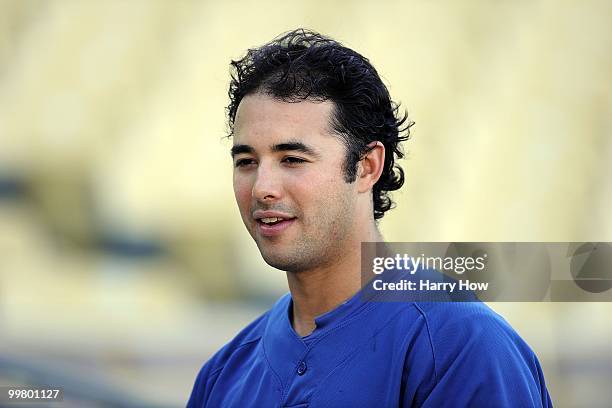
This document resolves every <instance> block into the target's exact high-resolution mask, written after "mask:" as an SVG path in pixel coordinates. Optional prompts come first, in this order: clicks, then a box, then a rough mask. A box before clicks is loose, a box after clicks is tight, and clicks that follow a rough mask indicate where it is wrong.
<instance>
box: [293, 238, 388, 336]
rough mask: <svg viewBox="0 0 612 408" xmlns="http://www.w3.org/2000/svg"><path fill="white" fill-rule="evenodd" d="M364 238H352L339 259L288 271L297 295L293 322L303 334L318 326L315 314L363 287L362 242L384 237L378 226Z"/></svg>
mask: <svg viewBox="0 0 612 408" xmlns="http://www.w3.org/2000/svg"><path fill="white" fill-rule="evenodd" d="M365 235H366V236H364V237H363V239H362V240H359V241H354V242H352V243H351V244H350V245H349V246H348V247H347V248H346V252H344V253H343V254H342V256H341V257H339V259H338V260H337V261H336V262H334V263H333V264H330V265H328V266H324V267H319V268H316V269H313V270H309V271H302V272H297V273H295V272H287V280H288V283H289V290H290V292H291V297H292V299H293V310H292V312H293V313H292V314H293V319H292V325H293V328H294V330H295V331H296V333H297V334H298V335H299V336H301V337H303V336H306V335H308V334H310V333H311V332H312V331H313V330H314V329H315V327H316V325H315V318H316V317H317V316H320V315H322V314H324V313H326V312H329V311H330V310H333V309H334V308H336V307H337V306H338V305H340V304H342V303H343V302H345V301H346V300H348V299H350V298H351V297H352V296H353V295H354V294H355V293H357V291H359V289H360V288H361V242H362V241H366V242H367V241H369V242H374V241H382V236H381V234H380V232H379V231H378V229H377V228H376V226H374V227H373V229H372V231H369V233H368V234H365Z"/></svg>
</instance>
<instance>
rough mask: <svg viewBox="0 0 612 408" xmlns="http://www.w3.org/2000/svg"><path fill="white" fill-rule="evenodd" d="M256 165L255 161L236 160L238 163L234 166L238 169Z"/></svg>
mask: <svg viewBox="0 0 612 408" xmlns="http://www.w3.org/2000/svg"><path fill="white" fill-rule="evenodd" d="M253 163H255V160H253V159H238V160H236V163H235V164H234V166H236V167H245V166H248V165H250V164H253Z"/></svg>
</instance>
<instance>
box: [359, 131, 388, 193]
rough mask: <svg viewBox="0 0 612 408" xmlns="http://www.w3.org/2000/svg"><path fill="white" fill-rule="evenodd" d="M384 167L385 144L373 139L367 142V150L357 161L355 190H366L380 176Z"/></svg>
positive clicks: (361, 191) (362, 191) (363, 191)
mask: <svg viewBox="0 0 612 408" xmlns="http://www.w3.org/2000/svg"><path fill="white" fill-rule="evenodd" d="M384 167H385V146H384V145H383V144H382V143H381V142H379V141H374V142H371V143H369V144H368V151H367V153H366V154H364V155H363V157H362V158H361V160H360V161H359V169H358V172H357V190H358V191H359V192H360V193H365V192H368V191H370V190H371V189H372V187H373V186H374V184H376V182H377V181H378V179H379V178H380V175H381V174H382V171H383V168H384Z"/></svg>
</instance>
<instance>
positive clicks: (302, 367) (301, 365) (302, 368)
mask: <svg viewBox="0 0 612 408" xmlns="http://www.w3.org/2000/svg"><path fill="white" fill-rule="evenodd" d="M307 368H308V366H306V363H305V362H303V361H300V363H299V364H298V366H297V373H298V375H304V373H305V372H306V369H307Z"/></svg>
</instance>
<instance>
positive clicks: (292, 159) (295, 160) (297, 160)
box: [283, 156, 306, 164]
mask: <svg viewBox="0 0 612 408" xmlns="http://www.w3.org/2000/svg"><path fill="white" fill-rule="evenodd" d="M283 162H285V163H288V164H299V163H306V160H304V159H300V158H299V157H292V156H289V157H285V158H284V159H283Z"/></svg>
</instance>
